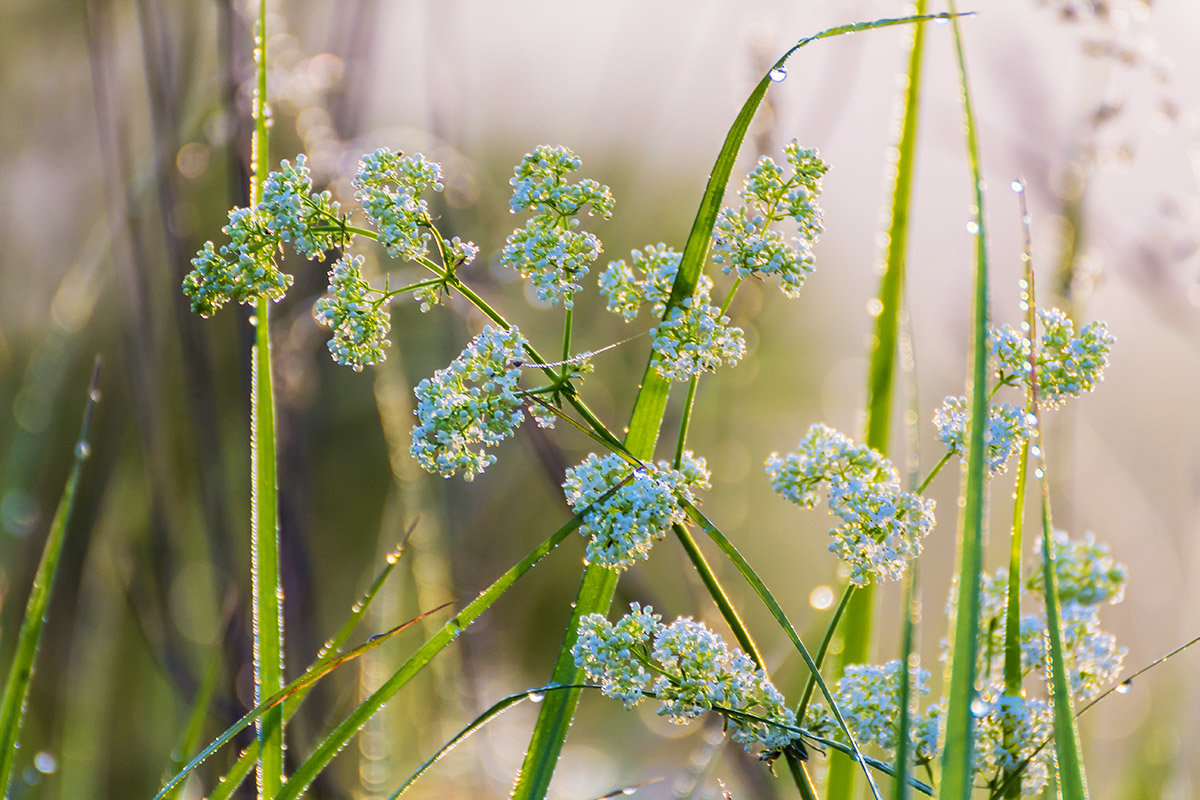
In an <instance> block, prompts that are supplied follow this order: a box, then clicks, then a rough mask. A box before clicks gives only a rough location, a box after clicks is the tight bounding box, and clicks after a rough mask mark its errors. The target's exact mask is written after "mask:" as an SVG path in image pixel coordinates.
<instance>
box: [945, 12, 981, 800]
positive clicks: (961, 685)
mask: <svg viewBox="0 0 1200 800" xmlns="http://www.w3.org/2000/svg"><path fill="white" fill-rule="evenodd" d="M949 7H950V10H951V11H954V10H955V1H954V0H950V1H949ZM951 26H952V27H953V31H954V45H955V53H956V56H957V60H958V71H959V79H960V80H959V84H960V88H961V90H962V104H963V122H964V125H965V127H966V134H967V159H968V162H969V167H970V172H971V182H972V193H973V196H974V200H975V220H974V223H975V225H976V226H977V230H976V234H975V235H976V241H975V287H974V298H973V301H972V302H973V310H972V325H971V357H970V376H969V380H968V392H967V394H968V395H969V396H970V398H971V422H970V423H969V424H968V426H967V431H968V438H967V458H966V463H965V468H964V472H963V498H964V501H965V502H964V506H963V509H962V512H961V516H960V531H959V541H958V603H957V604H956V606H955V613H954V615H953V616H954V623H953V624H954V630H953V634H952V636H953V643H952V648H951V662H950V682H949V690H948V693H947V711H946V744H945V748H944V749H943V751H942V785H941V787H940V788H941V797H943V798H947V800H956V799H959V798H961V800H968V798H970V796H971V788H972V783H973V778H974V768H973V758H974V742H975V717H974V715H973V714H972V711H971V706H972V704H973V703H974V702H975V701H976V692H977V690H976V688H975V679H976V675H975V673H976V649H977V647H978V643H979V613H980V597H979V589H980V580H981V578H980V574H981V572H982V571H983V538H984V511H985V505H986V503H985V497H984V467H985V464H984V457H985V455H986V453H985V452H984V441H983V434H984V427H985V425H984V424H982V423H983V421H984V420H986V419H987V418H988V410H987V320H988V303H989V290H988V280H989V276H988V258H987V239H986V232H987V228H986V224H985V222H984V214H983V189H982V175H981V170H980V162H979V141H978V138H977V136H976V133H975V114H974V111H973V110H972V107H971V97H970V91H969V86H968V81H967V66H966V58H965V56H964V54H963V44H962V34H961V31H960V30H959V25H958V20H957V19H952V20H951Z"/></svg>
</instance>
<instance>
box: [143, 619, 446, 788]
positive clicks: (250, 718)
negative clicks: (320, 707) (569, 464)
mask: <svg viewBox="0 0 1200 800" xmlns="http://www.w3.org/2000/svg"><path fill="white" fill-rule="evenodd" d="M449 605H450V604H449V603H445V604H443V605H440V606H438V607H437V608H434V609H430V610H429V611H426V612H425V613H423V614H419V615H418V616H416V617H413V618H412V619H410V620H408V621H407V622H404V623H401V624H400V625H397V626H396V627H395V628H392V629H391V630H389V631H385V632H384V633H377V634H375V635H374V636H372V637H371V638H370V639H368V640H367V641H366V642H364V643H363V644H361V645H359V646H358V647H356V648H354V649H353V650H350V651H348V652H346V653H343V654H342V655H339V656H336V657H335V658H332V659H329V660H328V661H325V662H324V663H322V664H319V665H316V666H313V667H312V668H311V669H309V670H308V671H307V672H305V673H304V674H303V675H301V676H300V677H299V678H297V679H296V680H294V681H292V682H291V683H289V684H287V685H286V686H284V687H283V688H282V689H280V690H279V691H278V692H276V693H275V694H273V695H271V696H270V697H268V698H267V699H266V700H263V701H262V702H261V703H259V704H258V705H256V706H255V707H254V708H252V709H250V710H249V711H247V712H246V713H245V714H244V715H243V716H242V718H241V719H239V720H238V721H237V722H235V723H233V724H232V725H230V726H229V727H228V728H226V729H225V732H224V733H222V734H221V735H220V736H218V737H217V738H216V739H214V740H213V741H212V742H211V743H210V744H209V745H208V747H205V748H204V749H203V750H201V751H200V752H199V753H198V754H197V755H196V756H195V757H194V758H193V759H192V760H191V761H189V762H188V763H187V764H186V765H185V766H184V768H183V769H182V770H180V771H179V772H178V773H177V774H176V775H175V777H174V778H172V779H171V780H170V781H168V782H167V783H166V785H164V786H163V787H162V789H160V790H159V792H158V794H156V795H154V800H163V798H165V797H167V796H168V795H169V794H170V793H172V792H173V791H175V789H176V787H178V786H179V785H180V784H181V783H182V782H183V780H184V779H185V778H187V776H188V775H190V774H191V773H192V772H194V771H195V769H196V768H197V767H198V766H200V765H201V764H202V763H204V760H205V759H207V758H208V757H209V756H210V755H212V754H213V753H215V752H216V751H217V750H219V749H221V747H223V746H224V745H225V744H226V743H227V742H228V741H229V740H230V739H232V738H233V737H234V736H236V735H237V734H239V733H241V732H242V731H243V730H245V729H246V728H248V727H249V726H250V725H253V724H255V723H256V722H258V721H259V720H261V719H262V718H263V717H264V716H265V715H267V714H269V713H272V712H273V711H280V714H281V716H282V708H283V703H284V701H285V700H287V699H288V698H290V697H292V696H294V695H295V694H296V693H297V692H299V691H302V690H304V689H307V688H308V687H310V686H312V685H313V684H314V683H316V682H317V681H319V680H321V678H324V677H325V676H326V675H328V674H329V673H331V672H333V671H334V670H335V669H337V668H338V667H340V666H343V665H345V664H347V663H349V662H351V661H353V660H354V659H356V658H358V657H359V656H361V655H364V654H365V653H368V652H370V651H371V650H374V649H375V648H376V647H379V646H380V645H381V644H383V643H384V642H386V641H388V640H389V639H391V638H392V637H393V636H395V635H396V634H398V633H400V632H401V631H403V630H406V629H408V628H409V627H411V626H412V625H415V624H416V623H418V622H420V621H421V620H423V619H425V618H426V617H428V616H429V615H431V614H436V613H437V612H438V611H441V610H442V609H443V608H446V607H447V606H449Z"/></svg>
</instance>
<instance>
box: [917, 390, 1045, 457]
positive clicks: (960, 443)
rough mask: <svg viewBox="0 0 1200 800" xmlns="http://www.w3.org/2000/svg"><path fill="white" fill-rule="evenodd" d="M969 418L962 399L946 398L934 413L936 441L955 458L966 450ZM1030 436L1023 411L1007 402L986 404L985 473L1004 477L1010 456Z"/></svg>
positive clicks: (964, 401)
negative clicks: (986, 471) (940, 442)
mask: <svg viewBox="0 0 1200 800" xmlns="http://www.w3.org/2000/svg"><path fill="white" fill-rule="evenodd" d="M970 419H971V409H970V407H969V406H968V404H967V398H965V397H947V398H946V399H945V400H944V401H943V402H942V406H941V408H939V409H938V410H937V411H935V412H934V415H933V424H934V426H935V427H936V428H937V432H938V438H939V439H941V441H942V444H944V445H946V449H947V450H949V451H950V452H951V453H953V454H954V455H956V456H962V455H963V454H964V453H966V451H967V444H966V438H967V422H968V421H969V420H970ZM1030 433H1031V431H1030V428H1029V423H1028V421H1027V420H1026V417H1025V412H1024V410H1022V409H1020V408H1018V407H1016V406H1013V405H1010V404H1009V403H993V404H991V405H989V406H988V422H987V427H986V428H985V429H984V431H983V443H984V450H985V452H986V454H987V469H988V474H989V475H1000V474H1003V473H1004V471H1005V470H1006V469H1008V459H1009V456H1011V455H1012V454H1013V452H1015V451H1016V449H1017V448H1018V447H1019V446H1020V443H1021V442H1022V441H1024V440H1026V439H1028V438H1029V436H1030Z"/></svg>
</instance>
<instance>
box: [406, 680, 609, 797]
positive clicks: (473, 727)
mask: <svg viewBox="0 0 1200 800" xmlns="http://www.w3.org/2000/svg"><path fill="white" fill-rule="evenodd" d="M585 688H587V685H586V684H568V685H562V684H548V685H546V686H543V687H541V688H540V689H527V690H526V691H524V692H517V693H516V694H510V695H508V696H507V697H504V698H501V699H500V700H497V701H496V702H495V703H493V704H492V705H491V707H490V708H488V709H487V710H486V711H484V712H483V713H482V714H480V715H479V716H478V717H476V718H475V719H473V720H472V721H471V723H470V724H469V725H467V726H466V727H465V728H463V729H462V730H461V731H459V732H458V733H456V734H455V735H454V736H453V737H452V738H451V739H450V741H448V742H446V743H445V744H444V745H442V746H441V747H440V748H438V751H437V752H436V753H434V754H433V755H432V756H430V757H429V758H428V759H426V760H425V761H424V762H423V763H422V764H421V766H419V767H417V771H416V772H414V773H413V774H412V775H411V776H410V777H409V778H408V780H406V781H405V782H404V783H402V784H401V785H400V788H398V789H396V791H395V792H393V793H392V794H391V795H390V797H389V798H388V800H396V798H398V797H399V796H400V795H402V794H404V793H405V792H406V791H408V789H409V787H410V786H412V785H413V784H414V783H416V781H417V779H418V778H420V777H421V776H422V775H424V774H425V771H426V770H428V769H429V768H430V767H432V766H433V765H434V764H435V763H437V762H438V761H439V760H441V758H442V757H443V756H445V755H446V754H447V753H449V752H450V751H451V750H453V749H454V748H455V747H457V746H458V745H460V744H462V743H463V741H465V740H466V739H467V738H468V737H469V736H470V735H471V734H473V733H475V732H476V731H477V730H479V729H480V728H482V727H483V726H484V725H486V724H488V723H489V722H491V721H492V720H493V719H495V718H496V717H498V716H499V715H500V714H502V713H504V712H505V711H507V710H508V709H510V708H512V707H513V706H515V705H517V704H518V703H520V702H522V701H524V700H526V699H529V698H533V697H537V696H539V695H541V700H545V699H546V698H548V697H550V696H552V695H554V694H556V693H558V692H564V691H572V690H581V689H585ZM538 702H540V700H539V701H538Z"/></svg>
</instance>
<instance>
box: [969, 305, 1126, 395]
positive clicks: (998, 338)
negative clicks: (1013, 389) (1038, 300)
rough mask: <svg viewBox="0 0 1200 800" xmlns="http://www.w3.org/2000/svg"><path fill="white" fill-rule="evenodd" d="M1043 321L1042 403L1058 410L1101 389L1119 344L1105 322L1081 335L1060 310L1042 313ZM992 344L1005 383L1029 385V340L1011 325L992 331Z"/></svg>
mask: <svg viewBox="0 0 1200 800" xmlns="http://www.w3.org/2000/svg"><path fill="white" fill-rule="evenodd" d="M1037 316H1038V322H1039V323H1040V324H1041V326H1042V335H1041V337H1040V338H1039V339H1038V351H1037V382H1038V398H1039V400H1040V401H1041V403H1042V404H1043V405H1045V406H1046V407H1048V408H1058V407H1060V406H1062V405H1063V404H1064V403H1066V402H1067V400H1068V399H1069V398H1072V397H1079V395H1081V394H1083V393H1084V392H1090V391H1092V390H1093V389H1095V388H1096V384H1097V383H1099V382H1100V381H1101V380H1102V379H1103V378H1104V368H1105V367H1107V366H1108V354H1109V351H1111V350H1112V346H1113V343H1114V342H1115V341H1116V340H1115V339H1114V338H1113V336H1112V335H1111V334H1110V333H1109V332H1108V326H1106V325H1105V324H1104V323H1103V322H1100V321H1096V322H1089V323H1088V324H1087V325H1085V326H1083V329H1082V330H1080V332H1079V335H1078V336H1076V335H1075V326H1074V323H1072V322H1071V319H1070V318H1069V317H1068V316H1067V315H1066V314H1064V313H1063V312H1062V311H1059V310H1058V309H1057V308H1052V309H1049V310H1047V309H1038V312H1037ZM988 344H989V349H990V350H991V353H992V357H993V358H994V359H995V360H996V364H997V375H998V376H999V378H1000V380H1001V381H1003V382H1004V383H1008V384H1015V385H1021V386H1024V385H1025V384H1026V383H1028V376H1029V351H1030V342H1029V338H1028V336H1026V335H1025V334H1023V333H1021V332H1019V331H1017V330H1015V329H1013V328H1012V327H1011V326H1008V325H1005V326H1004V327H1002V328H1000V329H998V330H992V331H990V333H989V341H988Z"/></svg>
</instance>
